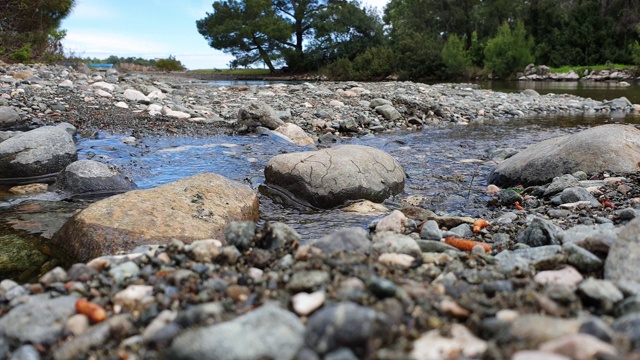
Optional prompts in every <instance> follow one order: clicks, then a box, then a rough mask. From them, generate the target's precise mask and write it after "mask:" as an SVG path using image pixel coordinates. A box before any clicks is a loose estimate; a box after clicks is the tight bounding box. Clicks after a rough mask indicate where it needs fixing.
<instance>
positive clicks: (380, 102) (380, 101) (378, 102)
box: [369, 98, 393, 109]
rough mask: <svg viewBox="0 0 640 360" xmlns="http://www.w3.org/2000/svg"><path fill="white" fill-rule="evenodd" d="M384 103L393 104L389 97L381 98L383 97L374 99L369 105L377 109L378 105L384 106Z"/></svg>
mask: <svg viewBox="0 0 640 360" xmlns="http://www.w3.org/2000/svg"><path fill="white" fill-rule="evenodd" d="M382 105H393V103H392V102H391V101H389V100H387V99H381V98H376V99H373V100H371V102H370V103H369V107H370V108H372V109H375V108H377V107H378V106H382Z"/></svg>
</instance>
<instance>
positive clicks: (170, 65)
mask: <svg viewBox="0 0 640 360" xmlns="http://www.w3.org/2000/svg"><path fill="white" fill-rule="evenodd" d="M155 63H156V64H155V66H156V67H157V68H158V69H160V70H164V71H182V70H185V67H184V65H182V63H181V62H180V60H176V57H175V56H172V55H169V57H168V58H166V59H159V60H156V62H155Z"/></svg>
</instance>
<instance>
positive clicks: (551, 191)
mask: <svg viewBox="0 0 640 360" xmlns="http://www.w3.org/2000/svg"><path fill="white" fill-rule="evenodd" d="M579 185H580V182H578V179H576V178H575V177H573V175H569V174H564V175H562V176H558V177H555V178H553V181H552V182H551V184H549V185H548V186H547V188H546V189H545V190H544V197H549V196H553V195H555V194H557V193H559V192H562V191H563V190H564V189H567V188H570V187H577V186H579Z"/></svg>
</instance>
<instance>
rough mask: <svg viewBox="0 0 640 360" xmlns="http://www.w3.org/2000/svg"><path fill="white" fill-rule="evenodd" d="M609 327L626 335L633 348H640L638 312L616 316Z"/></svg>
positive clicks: (639, 316)
mask: <svg viewBox="0 0 640 360" xmlns="http://www.w3.org/2000/svg"><path fill="white" fill-rule="evenodd" d="M611 328H612V329H613V330H614V331H616V332H620V333H623V334H624V335H626V336H627V337H628V338H629V339H630V340H631V347H632V349H633V350H638V349H640V313H632V314H629V315H624V316H622V317H620V318H618V319H617V320H616V321H615V322H614V323H613V325H612V326H611Z"/></svg>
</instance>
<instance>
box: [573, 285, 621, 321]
mask: <svg viewBox="0 0 640 360" xmlns="http://www.w3.org/2000/svg"><path fill="white" fill-rule="evenodd" d="M578 290H579V292H580V294H581V295H582V297H583V299H584V302H585V303H586V304H588V305H590V306H595V311H596V312H597V313H601V314H602V313H610V312H611V311H612V310H613V308H614V306H615V304H616V303H617V302H619V301H621V300H622V299H623V298H624V295H622V292H621V291H620V290H619V289H618V288H617V287H616V286H615V285H614V284H613V283H612V282H611V281H608V280H598V279H594V278H589V279H587V280H584V281H583V282H581V283H580V285H578Z"/></svg>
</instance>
